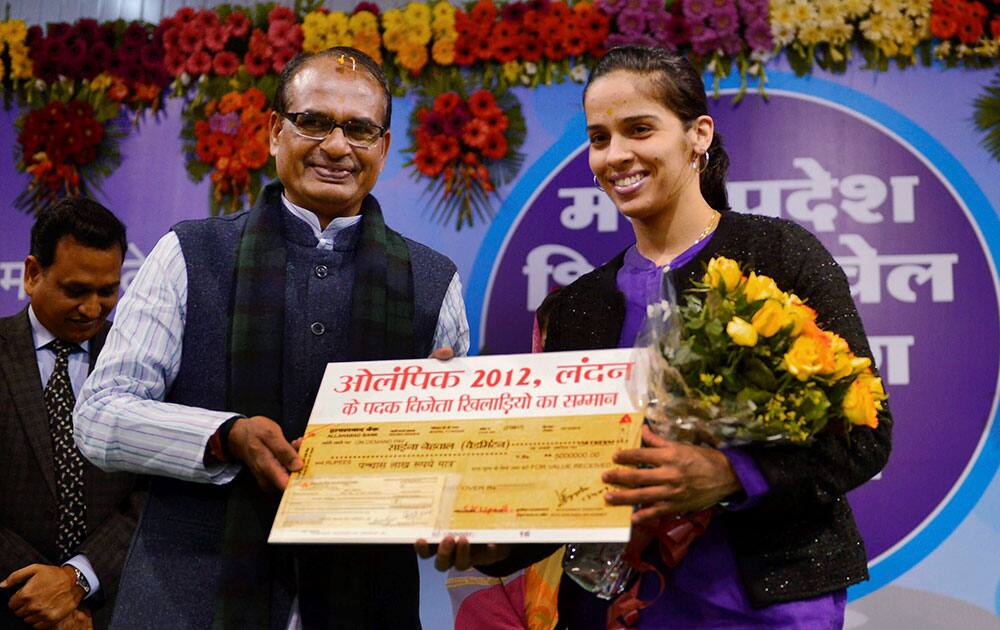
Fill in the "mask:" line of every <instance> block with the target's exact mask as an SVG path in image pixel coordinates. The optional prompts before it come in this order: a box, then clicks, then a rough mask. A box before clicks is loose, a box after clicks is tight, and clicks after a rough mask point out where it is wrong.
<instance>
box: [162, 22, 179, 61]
mask: <svg viewBox="0 0 1000 630" xmlns="http://www.w3.org/2000/svg"><path fill="white" fill-rule="evenodd" d="M163 47H164V48H165V49H166V50H167V53H168V54H169V53H171V52H173V51H174V50H178V49H180V47H181V29H180V27H178V26H171V27H170V28H168V29H166V30H164V31H163Z"/></svg>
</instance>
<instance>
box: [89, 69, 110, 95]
mask: <svg viewBox="0 0 1000 630" xmlns="http://www.w3.org/2000/svg"><path fill="white" fill-rule="evenodd" d="M112 82H113V80H112V78H111V75H110V74H108V73H107V72H102V73H101V74H99V75H97V76H96V77H94V78H93V79H91V80H90V89H91V90H95V91H96V90H106V89H108V88H109V87H111V83H112Z"/></svg>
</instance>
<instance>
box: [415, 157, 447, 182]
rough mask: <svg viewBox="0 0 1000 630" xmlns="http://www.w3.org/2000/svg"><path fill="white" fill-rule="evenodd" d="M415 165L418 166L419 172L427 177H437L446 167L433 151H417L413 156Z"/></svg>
mask: <svg viewBox="0 0 1000 630" xmlns="http://www.w3.org/2000/svg"><path fill="white" fill-rule="evenodd" d="M413 163H414V164H416V165H417V170H419V171H420V172H421V173H422V174H424V175H426V176H427V177H437V176H438V175H440V174H441V169H443V168H444V165H445V162H444V161H443V160H442V159H441V158H440V157H439V156H438V155H436V154H434V153H433V152H432V151H417V152H416V153H415V154H414V155H413Z"/></svg>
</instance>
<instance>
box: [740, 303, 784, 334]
mask: <svg viewBox="0 0 1000 630" xmlns="http://www.w3.org/2000/svg"><path fill="white" fill-rule="evenodd" d="M750 323H751V324H753V327H754V330H756V331H757V333H758V334H760V336H761V337H771V336H773V335H775V334H776V333H777V332H778V331H779V330H781V329H782V328H784V327H785V326H788V325H789V324H791V323H792V320H791V319H789V317H788V314H787V313H786V312H785V308H784V307H783V306H782V305H781V302H778V301H777V300H768V301H767V302H764V305H763V306H761V307H760V310H758V311H757V312H756V313H754V314H753V318H751V320H750Z"/></svg>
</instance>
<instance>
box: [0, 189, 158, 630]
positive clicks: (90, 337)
mask: <svg viewBox="0 0 1000 630" xmlns="http://www.w3.org/2000/svg"><path fill="white" fill-rule="evenodd" d="M125 248H126V243H125V226H124V225H122V223H121V221H119V220H118V219H117V218H116V217H115V215H113V214H112V213H111V212H110V211H109V210H108V209H107V208H105V207H104V206H102V205H101V204H99V203H97V202H96V201H92V200H90V199H80V198H70V199H64V200H62V201H60V202H58V203H56V204H55V205H53V206H52V207H50V208H47V209H46V210H44V211H43V212H42V213H41V214H40V215H39V216H38V219H37V220H36V221H35V224H34V225H33V226H32V228H31V249H30V254H29V255H28V257H27V258H26V259H25V261H24V290H25V292H26V293H27V294H28V295H29V296H30V297H31V303H30V304H29V305H28V306H27V307H26V308H25V309H24V310H22V311H21V312H20V313H18V314H17V315H13V316H11V317H3V318H0V628H24V629H27V628H29V627H32V626H34V627H38V628H43V627H44V628H48V627H56V628H90V627H91V624H93V627H96V628H106V627H107V623H108V619H109V618H110V611H111V603H112V602H113V601H114V596H115V591H116V590H117V585H118V576H119V574H120V572H121V567H122V562H124V560H125V553H126V551H127V550H128V545H129V541H130V540H131V539H132V533H133V531H135V525H136V521H137V520H138V517H139V511H140V509H141V503H142V493H141V492H140V491H138V490H137V489H136V488H135V479H134V478H133V476H132V475H127V474H121V473H114V474H109V473H106V472H103V471H101V470H98V469H97V468H95V467H94V466H93V465H91V464H90V463H89V462H87V461H85V460H84V459H83V457H82V456H81V455H80V452H79V451H78V450H77V449H76V446H75V445H74V443H73V424H72V415H71V414H72V411H73V403H74V402H75V397H76V395H77V394H78V393H79V392H80V389H81V388H82V387H83V382H84V380H85V379H86V378H87V373H88V372H90V369H91V368H92V367H93V365H94V361H95V359H96V357H97V355H98V354H99V353H100V352H101V347H102V346H103V344H104V340H105V337H107V334H108V328H109V327H110V326H109V325H108V323H107V317H108V314H109V313H110V312H111V309H113V308H114V307H115V304H116V303H117V302H118V285H119V282H120V280H121V270H122V262H123V259H124V257H125Z"/></svg>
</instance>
